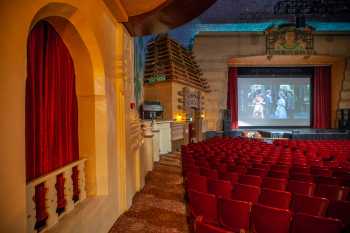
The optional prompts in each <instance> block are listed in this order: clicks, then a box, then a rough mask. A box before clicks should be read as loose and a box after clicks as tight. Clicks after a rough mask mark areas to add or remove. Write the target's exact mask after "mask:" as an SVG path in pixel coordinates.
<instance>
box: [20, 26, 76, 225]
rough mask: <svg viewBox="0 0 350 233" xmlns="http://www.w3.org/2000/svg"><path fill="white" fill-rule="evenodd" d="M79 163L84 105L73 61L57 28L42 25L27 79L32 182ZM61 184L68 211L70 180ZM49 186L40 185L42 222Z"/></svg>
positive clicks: (35, 32) (32, 38) (33, 39)
mask: <svg viewBox="0 0 350 233" xmlns="http://www.w3.org/2000/svg"><path fill="white" fill-rule="evenodd" d="M78 159H79V145H78V104H77V96H76V90H75V73H74V64H73V60H72V57H71V56H70V54H69V51H68V49H67V47H66V46H65V44H64V42H63V40H62V39H61V37H60V36H59V34H58V33H57V32H56V31H55V29H54V28H53V27H52V26H51V25H50V24H49V23H48V22H46V21H40V22H38V23H37V24H36V25H35V26H34V28H33V29H32V31H31V32H30V35H29V38H28V47H27V80H26V178H27V181H31V180H33V179H35V178H37V177H39V176H43V175H45V174H47V173H49V172H51V171H53V170H55V169H57V168H59V167H62V166H64V165H66V164H68V163H71V162H73V161H75V160H78ZM59 178H60V179H58V180H57V183H56V189H57V199H58V208H64V206H65V203H66V201H65V199H64V180H63V176H62V175H60V176H59ZM45 192H46V190H45V187H44V185H43V184H41V185H40V186H38V187H36V194H35V195H36V199H35V201H36V212H37V223H38V224H42V222H43V221H45V219H46V218H47V212H46V208H45Z"/></svg>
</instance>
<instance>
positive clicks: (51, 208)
mask: <svg viewBox="0 0 350 233" xmlns="http://www.w3.org/2000/svg"><path fill="white" fill-rule="evenodd" d="M85 162H86V159H81V160H78V161H75V162H73V163H70V164H68V165H66V166H64V167H61V168H59V169H57V170H55V171H53V172H50V173H49V174H47V175H45V176H42V177H39V178H37V179H35V180H32V181H30V182H29V183H28V184H27V186H26V188H27V193H26V195H27V202H26V203H27V232H28V233H34V232H38V231H41V232H42V231H45V230H48V229H49V228H51V227H52V226H53V225H55V224H56V223H58V221H59V219H60V218H61V217H62V216H63V215H65V214H67V213H69V212H70V211H72V210H73V209H74V207H75V205H77V204H78V203H79V202H81V201H83V200H84V199H85V198H86V190H85ZM73 168H74V169H78V187H79V191H80V192H79V199H78V200H76V201H74V200H73V178H72V173H73ZM61 174H62V175H63V177H64V198H65V201H66V205H65V208H64V209H63V210H61V211H57V189H56V183H57V176H58V175H61ZM42 184H44V186H45V189H46V194H45V209H46V212H47V214H48V217H47V219H46V220H45V221H44V223H41V226H40V228H39V229H38V226H36V223H37V219H36V202H35V187H36V186H37V185H42ZM58 212H59V213H60V214H58Z"/></svg>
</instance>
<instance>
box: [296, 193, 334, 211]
mask: <svg viewBox="0 0 350 233" xmlns="http://www.w3.org/2000/svg"><path fill="white" fill-rule="evenodd" d="M328 205H329V200H328V199H326V198H322V197H310V196H306V195H300V194H295V195H293V201H292V208H291V209H292V210H293V212H294V213H304V214H310V215H315V216H324V215H325V214H326V211H327V208H328Z"/></svg>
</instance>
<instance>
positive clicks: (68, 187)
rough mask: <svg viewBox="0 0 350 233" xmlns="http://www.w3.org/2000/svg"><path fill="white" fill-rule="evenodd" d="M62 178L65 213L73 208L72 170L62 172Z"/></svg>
mask: <svg viewBox="0 0 350 233" xmlns="http://www.w3.org/2000/svg"><path fill="white" fill-rule="evenodd" d="M63 176H64V179H65V182H64V196H65V198H66V201H67V204H66V212H69V211H71V210H72V209H73V208H74V202H73V181H72V168H71V167H69V168H68V169H67V170H65V171H64V172H63Z"/></svg>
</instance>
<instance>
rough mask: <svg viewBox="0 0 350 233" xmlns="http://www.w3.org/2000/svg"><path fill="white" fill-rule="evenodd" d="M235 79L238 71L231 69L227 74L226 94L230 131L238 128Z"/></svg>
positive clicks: (234, 68)
mask: <svg viewBox="0 0 350 233" xmlns="http://www.w3.org/2000/svg"><path fill="white" fill-rule="evenodd" d="M237 78H238V69H237V67H231V68H230V69H229V73H228V85H227V89H228V91H227V92H228V93H227V110H228V112H229V113H230V117H231V129H237V128H238V103H237V101H238V100H237V98H238V97H237V96H238V92H237Z"/></svg>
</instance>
